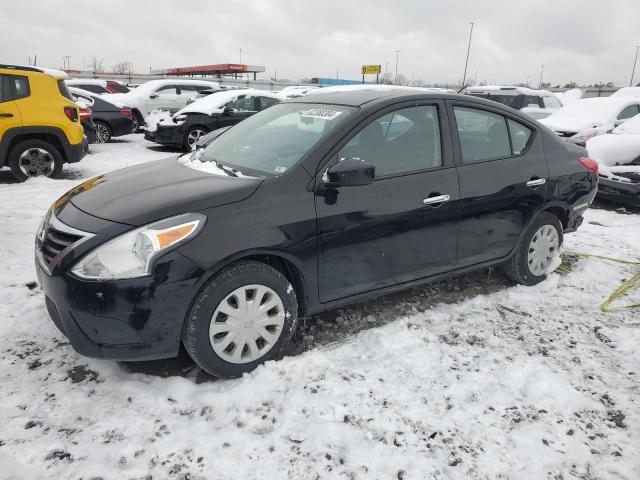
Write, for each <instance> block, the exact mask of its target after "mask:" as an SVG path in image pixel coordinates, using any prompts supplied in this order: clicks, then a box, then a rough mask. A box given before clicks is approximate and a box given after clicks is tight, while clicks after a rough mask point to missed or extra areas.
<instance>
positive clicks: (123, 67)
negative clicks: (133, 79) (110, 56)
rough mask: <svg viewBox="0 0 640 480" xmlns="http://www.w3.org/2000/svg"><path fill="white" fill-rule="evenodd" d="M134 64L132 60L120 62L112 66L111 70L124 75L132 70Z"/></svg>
mask: <svg viewBox="0 0 640 480" xmlns="http://www.w3.org/2000/svg"><path fill="white" fill-rule="evenodd" d="M132 67H133V64H132V63H131V62H118V63H116V64H115V65H113V66H112V67H111V71H112V72H113V73H118V74H120V75H124V74H126V73H129V72H130V71H131V68H132Z"/></svg>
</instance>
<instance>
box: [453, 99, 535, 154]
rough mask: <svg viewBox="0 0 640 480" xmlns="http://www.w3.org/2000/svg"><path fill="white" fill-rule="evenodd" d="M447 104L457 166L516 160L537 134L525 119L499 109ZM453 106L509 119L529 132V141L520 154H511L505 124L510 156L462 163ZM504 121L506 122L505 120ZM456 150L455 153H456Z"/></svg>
mask: <svg viewBox="0 0 640 480" xmlns="http://www.w3.org/2000/svg"><path fill="white" fill-rule="evenodd" d="M445 103H446V104H447V110H448V111H449V118H451V142H452V143H453V151H454V161H455V162H456V165H457V166H463V165H473V164H475V163H483V162H494V161H496V160H504V159H506V158H518V157H521V156H523V155H525V154H526V153H527V152H528V151H529V148H530V147H531V145H532V144H533V142H534V139H535V137H536V136H537V134H538V129H537V128H536V127H535V126H534V125H533V124H532V122H530V121H529V120H527V119H524V118H521V117H517V116H515V115H513V114H511V113H510V112H505V111H503V110H502V109H500V108H495V107H494V106H493V105H484V104H482V105H481V104H479V103H475V102H465V101H464V100H447V101H446V102H445ZM454 106H460V107H464V108H475V109H477V110H486V111H488V112H490V113H495V114H496V115H502V116H503V117H505V119H507V120H508V119H511V120H513V121H514V122H518V123H521V124H522V125H524V126H525V127H527V128H529V129H530V130H531V135H530V136H529V140H528V141H527V145H526V146H525V148H524V149H523V150H522V152H520V153H513V141H512V139H511V131H510V130H509V123H508V122H507V132H508V134H509V145H511V155H506V156H502V157H493V158H485V159H482V160H474V161H472V162H463V161H462V146H461V145H460V138H459V135H458V124H457V122H456V117H455V114H454V112H453V107H454ZM505 121H506V120H505ZM456 150H457V151H456Z"/></svg>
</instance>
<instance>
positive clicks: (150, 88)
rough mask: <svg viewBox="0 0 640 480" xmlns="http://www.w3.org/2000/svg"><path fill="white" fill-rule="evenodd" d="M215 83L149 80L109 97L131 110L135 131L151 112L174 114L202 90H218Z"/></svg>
mask: <svg viewBox="0 0 640 480" xmlns="http://www.w3.org/2000/svg"><path fill="white" fill-rule="evenodd" d="M219 86H220V85H219V84H218V83H217V82H212V81H208V80H181V79H176V78H172V79H166V80H164V79H163V80H150V81H148V82H146V83H143V84H142V85H140V86H139V87H137V88H135V89H133V90H131V91H129V92H128V93H113V94H112V95H111V96H112V98H113V99H114V100H117V101H118V102H120V103H123V104H125V105H129V106H130V107H131V108H132V109H133V113H134V121H135V122H136V126H135V129H136V130H137V128H138V126H140V125H144V122H145V121H144V119H145V117H146V116H147V115H148V114H149V113H150V112H151V111H152V110H157V109H160V110H168V111H170V112H175V111H177V110H180V109H181V108H182V107H184V106H185V105H186V104H187V100H189V99H190V98H191V97H193V96H194V95H196V94H198V93H199V92H200V91H202V90H207V89H213V88H215V89H217V88H219Z"/></svg>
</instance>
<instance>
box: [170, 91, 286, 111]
mask: <svg viewBox="0 0 640 480" xmlns="http://www.w3.org/2000/svg"><path fill="white" fill-rule="evenodd" d="M238 97H249V98H251V97H269V98H274V99H276V100H279V101H284V100H286V96H284V95H281V94H279V93H274V92H269V91H267V90H258V89H256V88H246V89H242V90H222V91H220V92H216V93H212V94H211V95H207V96H206V97H202V98H199V99H198V100H196V101H195V102H193V103H191V104H189V105H187V106H186V107H184V108H182V109H181V110H178V111H177V112H176V113H175V116H178V115H181V114H183V113H203V114H205V115H213V114H214V113H222V110H223V109H224V106H225V105H226V104H227V103H229V102H233V101H234V100H237V99H238Z"/></svg>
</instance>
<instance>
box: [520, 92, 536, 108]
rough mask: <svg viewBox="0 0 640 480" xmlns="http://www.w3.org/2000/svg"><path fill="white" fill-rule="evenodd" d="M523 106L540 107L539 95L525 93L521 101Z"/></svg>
mask: <svg viewBox="0 0 640 480" xmlns="http://www.w3.org/2000/svg"><path fill="white" fill-rule="evenodd" d="M522 106H523V107H533V108H536V107H540V97H536V96H534V95H525V96H524V99H523V101H522Z"/></svg>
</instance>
